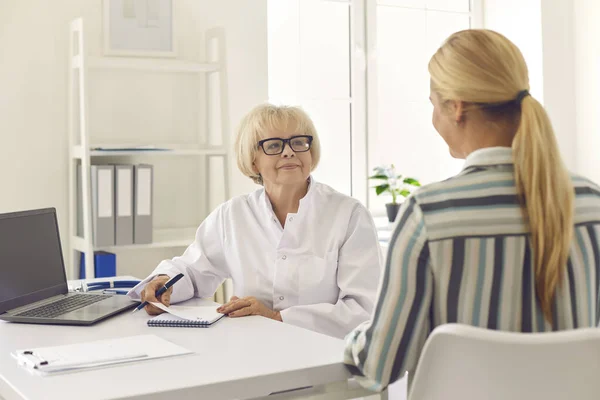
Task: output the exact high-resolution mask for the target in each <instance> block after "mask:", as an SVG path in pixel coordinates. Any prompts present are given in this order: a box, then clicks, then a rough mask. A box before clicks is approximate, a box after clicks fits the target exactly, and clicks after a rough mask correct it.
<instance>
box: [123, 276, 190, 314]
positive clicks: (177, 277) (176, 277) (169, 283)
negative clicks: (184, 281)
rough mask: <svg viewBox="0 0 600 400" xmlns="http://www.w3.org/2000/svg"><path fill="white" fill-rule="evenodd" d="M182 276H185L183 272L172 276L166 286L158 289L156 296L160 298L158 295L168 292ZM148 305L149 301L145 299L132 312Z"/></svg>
mask: <svg viewBox="0 0 600 400" xmlns="http://www.w3.org/2000/svg"><path fill="white" fill-rule="evenodd" d="M181 278H183V274H177V275H175V276H174V277H172V278H171V279H169V280H168V281H167V283H165V286H163V287H161V288H160V289H158V290H157V291H156V293H155V294H154V295H155V296H156V298H157V299H158V296H160V295H161V294H163V293H164V292H166V291H167V290H169V288H170V287H171V286H173V285H174V284H175V282H177V281H178V280H180V279H181ZM147 305H148V302H147V301H143V302H142V303H141V304H140V305H139V306H137V307H136V308H135V309H134V310H133V311H132V313H134V312H136V311H138V310H141V309H142V308H144V307H146V306H147Z"/></svg>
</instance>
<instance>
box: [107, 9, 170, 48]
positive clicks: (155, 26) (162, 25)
mask: <svg viewBox="0 0 600 400" xmlns="http://www.w3.org/2000/svg"><path fill="white" fill-rule="evenodd" d="M173 3H174V1H173V0H104V1H103V5H104V13H103V28H104V29H103V36H104V54H105V55H109V56H134V57H135V56H138V57H175V55H176V53H175V40H174V29H173Z"/></svg>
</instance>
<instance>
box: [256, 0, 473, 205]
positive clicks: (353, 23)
mask: <svg viewBox="0 0 600 400" xmlns="http://www.w3.org/2000/svg"><path fill="white" fill-rule="evenodd" d="M481 1H482V0H347V1H344V0H268V3H267V4H268V6H267V10H268V51H269V78H268V81H269V101H271V102H273V103H276V104H277V103H281V104H295V105H300V106H302V107H303V108H304V109H305V110H306V111H307V112H308V113H309V115H310V116H311V117H312V118H313V120H314V122H315V125H316V128H317V131H318V132H319V136H320V138H321V142H322V158H321V165H320V166H319V168H318V169H317V171H316V172H315V174H314V175H315V178H316V179H317V180H319V181H321V182H323V183H326V184H328V185H330V186H332V187H334V188H335V189H337V190H339V191H341V192H343V193H346V194H350V195H353V196H355V197H356V198H358V199H359V200H361V201H362V202H364V203H366V204H367V205H368V206H369V208H370V209H371V210H372V211H373V212H374V213H383V212H384V209H385V208H384V206H383V205H384V204H385V203H386V202H388V201H389V199H386V198H378V197H376V196H375V193H374V191H373V189H371V188H369V186H372V182H368V181H367V180H366V178H367V176H368V175H369V173H370V172H371V171H372V169H373V168H374V167H375V166H377V165H380V164H392V163H393V164H394V165H395V166H396V169H397V170H398V171H399V172H400V173H403V174H408V175H410V176H413V177H416V178H418V179H420V180H421V181H422V182H423V183H430V182H434V181H439V180H442V179H445V178H447V177H449V176H451V175H454V174H456V173H457V172H458V171H459V170H460V168H461V166H462V163H463V162H462V160H455V159H453V158H452V157H451V156H450V154H449V152H448V149H447V147H446V145H445V143H444V142H443V140H442V139H441V138H440V137H439V136H438V134H437V133H436V132H435V130H434V128H433V126H432V125H431V111H432V107H431V104H430V103H429V75H428V72H427V63H428V61H429V58H430V57H431V55H432V54H433V53H434V52H435V51H436V50H437V48H438V47H439V46H440V45H441V43H442V42H443V40H444V39H445V38H446V37H448V36H449V35H450V34H451V33H453V32H456V31H459V30H463V29H468V28H469V27H472V26H478V25H479V22H480V21H481V18H480V17H479V14H480V3H481Z"/></svg>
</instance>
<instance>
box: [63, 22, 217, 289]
mask: <svg viewBox="0 0 600 400" xmlns="http://www.w3.org/2000/svg"><path fill="white" fill-rule="evenodd" d="M83 27H84V26H83V21H82V19H81V18H78V19H76V20H73V21H72V22H71V26H70V54H69V61H70V62H69V94H68V101H69V104H68V110H69V144H70V151H69V153H70V160H69V214H70V218H69V220H70V224H69V225H70V226H69V228H70V257H71V268H72V274H73V275H72V276H73V277H75V278H76V277H78V275H77V274H78V271H79V259H80V253H85V264H86V276H87V277H93V276H94V262H93V254H94V251H96V250H105V251H110V252H114V251H117V250H126V249H128V250H135V249H142V250H143V249H151V248H168V247H183V246H187V245H189V244H190V243H191V242H192V241H193V239H194V234H195V231H196V229H197V226H190V227H186V228H182V229H154V231H153V243H150V244H133V245H125V246H106V247H95V246H94V243H93V239H92V223H93V222H92V202H91V186H90V166H91V165H92V161H93V160H98V161H101V162H102V163H107V162H108V163H110V162H111V158H114V157H119V160H122V159H123V157H139V156H142V157H144V158H146V160H147V158H154V157H201V160H202V159H203V160H204V164H201V165H204V167H205V170H206V175H205V178H206V184H207V187H210V185H209V179H210V174H209V173H208V170H209V164H210V163H209V161H210V159H211V158H212V157H221V158H222V163H223V170H224V175H225V176H224V178H223V179H224V186H225V188H224V194H225V197H226V198H229V171H228V157H229V151H228V145H227V144H228V140H227V135H226V134H225V132H227V124H228V116H227V112H226V110H227V107H226V106H227V101H226V90H225V89H226V83H225V82H226V74H225V58H224V48H225V45H224V33H223V31H222V30H221V29H219V28H216V29H211V30H208V31H206V54H207V55H208V56H207V57H208V58H209V60H208V62H207V63H195V62H190V61H182V60H176V59H172V60H165V59H144V58H124V57H87V56H86V47H85V36H84V29H83ZM97 68H99V69H117V70H134V71H145V72H154V73H171V74H172V73H187V74H198V75H199V77H200V78H201V79H206V80H207V85H206V88H208V87H209V85H208V79H209V75H211V74H218V75H219V77H218V80H217V82H218V83H217V86H218V98H219V100H218V102H219V103H220V104H218V107H215V105H212V106H211V105H210V104H208V103H209V102H208V103H207V104H208V107H209V108H211V109H212V110H214V109H218V113H217V114H218V115H217V116H216V118H217V119H219V121H218V126H219V127H220V132H219V133H220V138H221V143H220V145H219V146H218V147H208V148H190V147H185V148H184V147H182V146H181V145H173V146H169V145H163V144H160V145H157V146H156V147H157V148H161V149H163V148H167V149H169V150H166V151H157V150H138V149H136V150H131V151H130V150H126V151H105V150H94V149H97V148H99V147H102V148H131V147H135V146H138V145H147V143H137V144H131V145H124V144H121V143H119V144H99V143H98V144H96V143H91V139H90V132H89V126H88V117H89V116H88V96H89V95H90V94H89V93H88V79H90V78H89V77H88V71H89V70H90V69H97ZM75 90H77V92H75ZM77 99H79V101H78V102H77V101H76V100H77ZM207 114H209V113H208V112H207ZM76 117H78V118H76ZM207 117H210V115H207ZM76 121H78V123H76ZM207 126H209V125H207ZM199 143H201V141H199ZM132 163H134V162H132ZM78 165H81V168H82V172H83V173H82V176H81V179H82V182H81V186H82V189H83V191H82V202H83V207H82V208H83V212H82V214H83V215H82V218H83V236H78V235H77V218H78V216H77V214H78V213H77V186H78V185H77V168H78ZM162 189H165V190H166V188H160V187H156V186H155V191H157V190H162ZM205 197H206V200H207V204H208V193H206V194H205ZM205 211H208V210H205ZM155 212H156V210H155ZM205 214H206V213H205Z"/></svg>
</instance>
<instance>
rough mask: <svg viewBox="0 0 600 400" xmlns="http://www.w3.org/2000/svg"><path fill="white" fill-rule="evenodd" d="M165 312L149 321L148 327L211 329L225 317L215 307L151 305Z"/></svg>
mask: <svg viewBox="0 0 600 400" xmlns="http://www.w3.org/2000/svg"><path fill="white" fill-rule="evenodd" d="M151 304H153V305H154V306H156V307H158V308H160V309H161V310H163V311H165V312H164V313H163V314H160V315H157V316H156V317H153V318H151V319H149V320H148V326H152V327H173V328H209V327H211V326H212V325H213V324H214V323H215V322H217V321H219V320H220V319H221V318H223V317H224V316H225V315H224V314H221V313H218V312H217V311H216V307H215V306H208V307H182V306H171V307H167V306H165V305H163V304H160V303H151Z"/></svg>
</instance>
